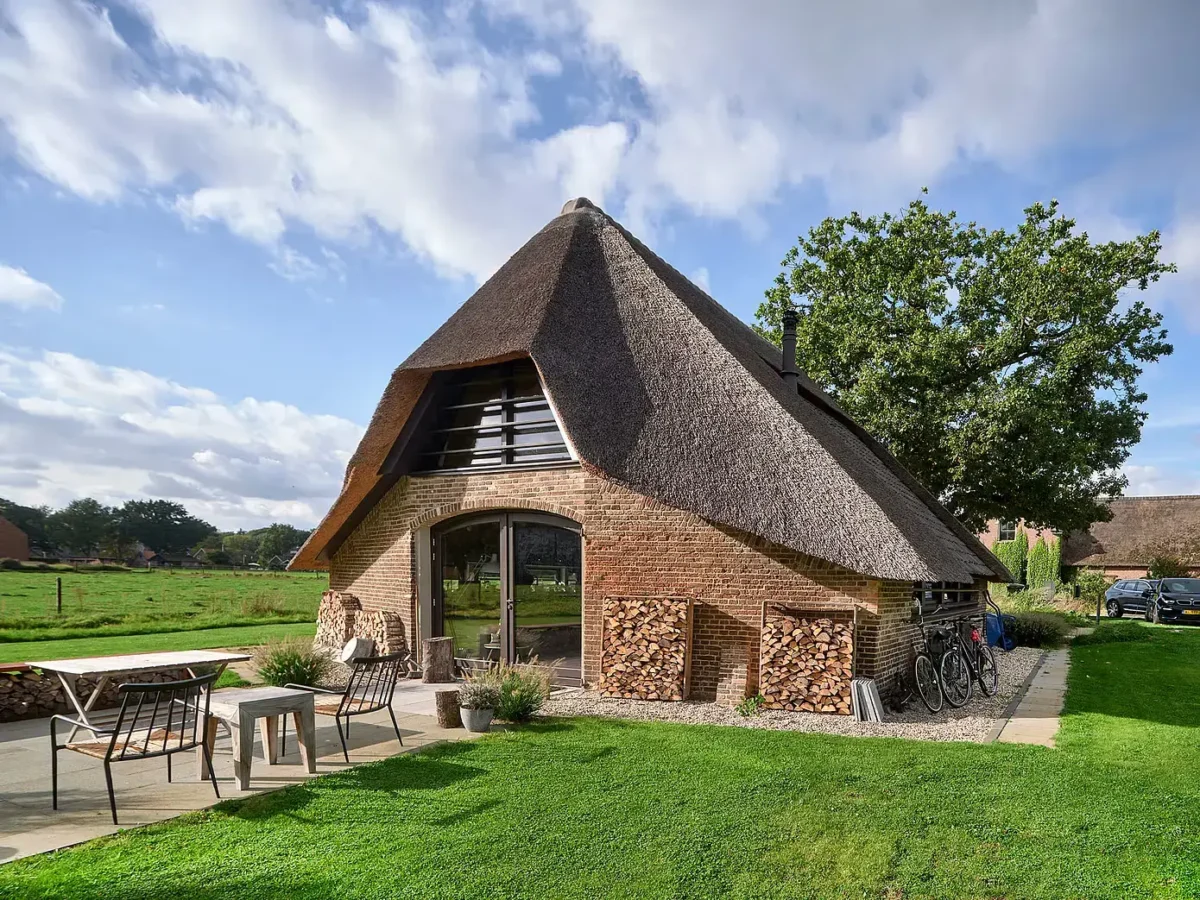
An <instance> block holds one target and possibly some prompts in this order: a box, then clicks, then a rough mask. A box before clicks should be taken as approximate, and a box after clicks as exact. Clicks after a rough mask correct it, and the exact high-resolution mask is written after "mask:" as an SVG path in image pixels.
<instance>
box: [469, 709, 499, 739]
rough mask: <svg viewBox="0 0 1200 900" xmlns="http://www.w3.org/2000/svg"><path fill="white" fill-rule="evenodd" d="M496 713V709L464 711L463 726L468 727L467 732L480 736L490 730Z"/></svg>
mask: <svg viewBox="0 0 1200 900" xmlns="http://www.w3.org/2000/svg"><path fill="white" fill-rule="evenodd" d="M495 713H496V711H495V710H494V709H464V710H463V711H462V718H463V725H465V726H466V728H467V731H473V732H475V733H476V734H480V733H482V732H484V731H487V730H488V726H489V725H491V724H492V716H493V715H495Z"/></svg>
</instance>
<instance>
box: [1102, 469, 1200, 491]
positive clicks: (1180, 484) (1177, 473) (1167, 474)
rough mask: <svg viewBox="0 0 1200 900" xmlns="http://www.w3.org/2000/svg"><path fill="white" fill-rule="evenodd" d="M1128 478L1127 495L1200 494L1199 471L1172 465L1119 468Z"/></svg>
mask: <svg viewBox="0 0 1200 900" xmlns="http://www.w3.org/2000/svg"><path fill="white" fill-rule="evenodd" d="M1121 471H1122V472H1123V473H1124V475H1125V476H1126V477H1127V478H1128V479H1129V487H1128V488H1126V490H1125V495H1126V496H1128V497H1162V496H1172V495H1176V494H1200V473H1197V472H1196V471H1195V470H1193V469H1181V468H1179V467H1177V466H1172V467H1170V468H1168V469H1163V468H1161V467H1160V466H1153V465H1127V466H1125V467H1124V468H1123V469H1122V470H1121Z"/></svg>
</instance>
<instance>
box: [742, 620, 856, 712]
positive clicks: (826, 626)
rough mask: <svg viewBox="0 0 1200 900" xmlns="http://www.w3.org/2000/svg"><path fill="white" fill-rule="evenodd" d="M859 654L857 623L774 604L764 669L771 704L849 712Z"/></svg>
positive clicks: (762, 680)
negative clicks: (855, 660)
mask: <svg viewBox="0 0 1200 900" xmlns="http://www.w3.org/2000/svg"><path fill="white" fill-rule="evenodd" d="M853 656H854V629H853V627H852V626H851V625H849V624H844V623H841V622H835V621H834V620H833V619H827V618H813V617H804V616H802V615H800V614H798V613H795V612H789V611H787V610H784V609H768V610H767V614H766V617H765V621H764V622H763V629H762V647H761V651H760V669H759V691H760V692H761V693H762V695H763V699H764V700H766V705H767V708H768V709H789V710H799V711H801V712H819V713H835V714H838V715H849V714H850V678H851V674H852V673H851V665H852V660H853Z"/></svg>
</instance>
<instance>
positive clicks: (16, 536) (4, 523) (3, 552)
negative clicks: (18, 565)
mask: <svg viewBox="0 0 1200 900" xmlns="http://www.w3.org/2000/svg"><path fill="white" fill-rule="evenodd" d="M0 559H20V560H27V559H29V538H28V537H26V536H25V532H23V531H22V530H21V529H20V528H18V527H17V526H16V525H14V524H13V523H12V522H10V521H8V519H5V518H0Z"/></svg>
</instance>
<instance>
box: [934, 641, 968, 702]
mask: <svg viewBox="0 0 1200 900" xmlns="http://www.w3.org/2000/svg"><path fill="white" fill-rule="evenodd" d="M938 668H939V669H940V670H941V671H940V673H939V674H940V675H941V676H942V693H943V694H945V695H946V702H947V703H949V704H950V705H951V706H962V705H964V704H965V703H966V702H967V701H968V700H970V699H971V668H970V666H969V665H968V663H967V657H966V655H965V654H964V653H963V651H962V647H959V646H958V645H955V646H953V647H951V648H950V649H949V650H947V651H946V653H945V655H944V656H943V657H942V663H941V665H940V666H939V667H938Z"/></svg>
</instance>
